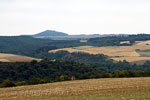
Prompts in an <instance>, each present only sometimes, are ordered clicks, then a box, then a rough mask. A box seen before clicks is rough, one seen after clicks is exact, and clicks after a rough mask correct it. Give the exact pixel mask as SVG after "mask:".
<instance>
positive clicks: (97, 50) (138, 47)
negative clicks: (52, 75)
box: [49, 41, 150, 62]
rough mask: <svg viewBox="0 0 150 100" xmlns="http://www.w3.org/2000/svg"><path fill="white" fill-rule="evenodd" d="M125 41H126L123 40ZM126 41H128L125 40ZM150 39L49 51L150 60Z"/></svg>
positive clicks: (131, 60)
mask: <svg viewBox="0 0 150 100" xmlns="http://www.w3.org/2000/svg"><path fill="white" fill-rule="evenodd" d="M122 43H124V42H122ZM125 43H126V42H125ZM149 44H150V41H136V42H135V44H134V45H132V46H105V47H94V46H80V47H72V48H63V49H56V50H51V51H49V53H51V52H53V53H55V52H57V51H61V50H64V51H68V52H70V53H72V52H85V53H89V54H94V55H95V54H104V55H107V56H109V57H110V58H111V59H113V60H115V61H123V60H126V61H128V62H137V61H146V60H150V45H149Z"/></svg>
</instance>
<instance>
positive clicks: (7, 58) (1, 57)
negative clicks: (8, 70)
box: [0, 53, 40, 62]
mask: <svg viewBox="0 0 150 100" xmlns="http://www.w3.org/2000/svg"><path fill="white" fill-rule="evenodd" d="M32 60H38V61H39V60H40V59H36V58H32V57H26V56H20V55H14V54H5V53H0V62H30V61H32Z"/></svg>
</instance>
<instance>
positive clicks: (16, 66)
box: [0, 59, 150, 87]
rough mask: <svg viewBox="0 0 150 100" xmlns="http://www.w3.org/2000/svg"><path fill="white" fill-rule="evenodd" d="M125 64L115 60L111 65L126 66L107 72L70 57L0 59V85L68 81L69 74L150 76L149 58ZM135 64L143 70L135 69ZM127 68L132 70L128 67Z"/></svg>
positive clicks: (77, 77) (90, 76)
mask: <svg viewBox="0 0 150 100" xmlns="http://www.w3.org/2000/svg"><path fill="white" fill-rule="evenodd" d="M126 65H127V64H126V62H122V63H117V64H116V66H115V67H118V69H119V68H121V67H120V66H125V67H126V68H127V69H126V70H115V71H113V72H109V71H106V70H104V69H103V67H101V66H99V65H94V64H85V63H77V62H74V61H57V60H56V61H54V60H50V59H44V60H42V61H40V62H37V61H32V62H15V63H6V62H5V63H0V87H10V86H19V85H32V84H42V83H49V82H57V81H68V80H71V79H72V78H73V79H92V78H118V77H148V76H150V70H149V69H150V62H146V63H145V64H144V65H140V66H137V65H136V66H135V65H130V66H126ZM107 66H108V65H107ZM110 67H112V66H110ZM129 67H130V68H129ZM137 67H141V68H143V69H145V70H143V71H141V70H136V69H137ZM128 68H129V69H128ZM131 68H133V69H134V70H130V69H131Z"/></svg>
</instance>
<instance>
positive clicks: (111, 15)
mask: <svg viewBox="0 0 150 100" xmlns="http://www.w3.org/2000/svg"><path fill="white" fill-rule="evenodd" d="M44 30H56V31H61V32H66V33H68V34H112V33H116V34H119V33H150V0H0V35H19V34H35V33H39V32H41V31H44Z"/></svg>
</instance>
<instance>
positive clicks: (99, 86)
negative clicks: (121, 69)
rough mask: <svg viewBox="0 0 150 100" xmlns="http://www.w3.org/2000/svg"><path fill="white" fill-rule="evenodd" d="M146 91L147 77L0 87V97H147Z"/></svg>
mask: <svg viewBox="0 0 150 100" xmlns="http://www.w3.org/2000/svg"><path fill="white" fill-rule="evenodd" d="M149 93H150V78H106V79H89V80H75V81H66V82H58V83H48V84H42V85H32V86H20V87H13V88H0V100H150V95H149ZM143 96H144V97H143ZM129 97H130V98H134V99H127V98H129ZM142 97H143V98H148V99H136V98H142ZM83 98H87V99H83ZM90 98H91V99H90Z"/></svg>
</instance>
